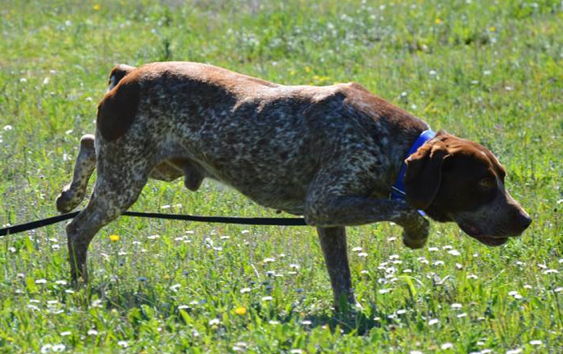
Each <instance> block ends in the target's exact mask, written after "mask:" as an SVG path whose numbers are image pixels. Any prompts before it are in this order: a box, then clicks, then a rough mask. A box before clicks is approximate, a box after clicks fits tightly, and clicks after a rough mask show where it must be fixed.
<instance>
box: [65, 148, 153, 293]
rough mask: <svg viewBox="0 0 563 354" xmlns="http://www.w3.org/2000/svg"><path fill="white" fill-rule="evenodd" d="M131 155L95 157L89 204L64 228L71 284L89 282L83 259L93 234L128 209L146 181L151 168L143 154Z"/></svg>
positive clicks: (116, 154) (138, 152)
mask: <svg viewBox="0 0 563 354" xmlns="http://www.w3.org/2000/svg"><path fill="white" fill-rule="evenodd" d="M121 151H122V150H121ZM133 154H135V155H136V156H130V154H126V155H120V154H119V153H114V152H112V153H107V154H101V155H100V154H98V163H97V168H98V176H97V179H96V184H95V186H94V191H93V193H92V197H91V198H90V202H89V203H88V206H87V207H86V208H85V209H84V210H82V211H81V212H80V214H78V216H76V217H75V218H74V219H73V220H72V222H70V223H69V224H68V226H67V228H66V231H67V238H68V251H69V260H70V267H71V277H72V281H73V283H74V284H76V283H77V282H78V281H79V280H80V279H82V280H83V281H84V282H87V281H88V272H87V267H86V256H87V252H88V245H89V244H90V242H91V241H92V239H93V238H94V236H95V235H96V233H97V232H98V231H99V230H100V229H101V228H102V227H103V226H105V225H107V224H108V223H110V222H111V221H113V220H115V219H116V218H117V217H118V216H119V215H120V214H122V213H123V212H124V211H125V210H127V209H128V208H129V207H130V206H131V205H132V204H133V203H134V202H135V201H136V200H137V198H138V196H139V194H140V193H141V190H142V189H143V187H144V185H145V184H146V182H147V179H148V175H149V171H150V168H149V166H148V162H147V161H146V159H144V158H143V155H144V154H145V151H141V149H138V150H133ZM104 155H105V156H104Z"/></svg>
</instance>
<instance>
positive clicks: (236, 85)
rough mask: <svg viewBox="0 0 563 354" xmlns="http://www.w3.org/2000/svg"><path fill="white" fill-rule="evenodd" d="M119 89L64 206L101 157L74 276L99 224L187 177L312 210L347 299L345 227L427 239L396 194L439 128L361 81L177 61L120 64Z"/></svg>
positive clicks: (78, 222) (106, 102)
mask: <svg viewBox="0 0 563 354" xmlns="http://www.w3.org/2000/svg"><path fill="white" fill-rule="evenodd" d="M109 88H110V90H109V91H108V93H107V94H106V96H105V97H104V99H103V100H102V102H101V103H100V105H99V109H98V117H97V130H96V135H95V138H94V137H93V136H91V135H87V136H85V137H83V139H82V142H81V149H80V152H79V156H78V159H77V163H76V166H75V173H74V178H73V182H72V183H71V184H70V185H69V186H67V187H66V188H65V189H64V190H63V193H62V194H61V196H60V197H59V198H58V200H57V207H58V209H59V210H60V211H63V212H65V211H69V210H71V209H73V208H74V207H76V206H77V205H78V204H79V203H80V201H81V200H82V198H83V197H84V191H85V188H86V184H87V181H88V178H89V177H90V175H91V174H92V171H93V170H94V164H96V168H97V169H98V177H97V180H96V185H95V188H94V192H93V195H92V198H91V200H90V203H89V204H88V206H87V207H86V209H85V210H84V211H83V212H81V213H80V215H79V216H78V217H77V218H75V219H74V220H73V222H72V223H71V224H70V225H69V226H68V228H67V232H68V238H69V251H70V255H71V270H72V276H73V280H77V279H78V278H80V277H82V278H83V279H86V276H87V275H86V267H85V262H86V250H87V247H88V244H89V242H90V241H91V239H92V238H93V236H94V235H95V233H96V232H97V231H98V230H99V229H100V228H101V227H102V226H103V225H105V224H107V223H108V222H110V221H111V220H113V219H115V218H116V217H117V216H118V215H119V214H120V213H122V212H123V211H124V210H126V209H127V208H128V207H129V206H130V205H131V204H133V203H134V202H135V200H136V199H137V197H138V195H139V193H140V192H141V190H142V188H143V186H144V185H145V183H146V181H147V179H148V178H149V177H152V178H156V179H161V180H173V179H176V178H179V177H184V181H185V185H186V187H187V188H189V189H191V190H194V191H195V190H197V189H198V187H199V186H200V184H201V182H202V180H203V179H204V178H206V177H208V178H212V179H215V180H218V181H220V182H222V183H224V184H227V185H229V186H231V187H233V188H234V189H236V190H238V191H240V192H241V193H243V194H244V195H246V196H247V197H249V198H250V199H252V200H254V201H255V202H257V203H259V204H260V205H263V206H266V207H269V208H274V209H277V210H283V211H286V212H288V213H291V214H297V215H304V217H305V220H306V221H307V223H308V224H310V225H315V226H317V227H318V229H319V235H320V239H321V246H322V248H323V252H324V255H325V260H326V262H327V266H328V269H329V274H330V276H331V281H332V286H333V289H334V295H335V301H336V303H337V304H341V303H343V302H353V301H354V299H353V295H352V290H351V282H350V273H349V269H348V260H347V256H346V241H345V231H344V226H348V225H360V224H367V223H372V222H377V221H383V220H387V221H394V222H396V223H397V224H399V225H401V226H403V228H404V229H405V233H404V241H405V244H406V245H408V246H409V247H413V248H417V247H422V245H424V242H425V241H426V238H427V234H428V222H427V221H426V219H424V218H423V217H421V216H420V215H419V214H418V213H417V212H416V210H415V208H414V207H413V206H411V205H409V203H407V202H406V201H396V200H389V199H388V195H389V192H390V190H391V186H392V185H393V183H394V181H395V179H396V177H397V174H398V172H399V168H400V166H401V164H402V163H403V160H404V158H405V157H406V156H405V155H406V153H407V151H408V149H409V147H410V145H411V144H412V143H413V141H414V140H415V139H416V138H417V137H418V135H419V134H420V133H421V132H422V131H424V130H426V129H428V125H427V124H426V123H424V122H423V121H421V120H419V119H418V118H415V117H414V116H412V115H410V114H409V113H407V112H405V111H403V110H401V109H400V108H398V107H395V106H393V105H391V104H390V103H388V102H386V101H384V100H382V99H381V98H378V97H376V96H374V95H373V94H371V93H370V92H369V91H367V90H366V89H365V88H363V87H362V86H360V85H358V84H355V83H349V84H337V85H333V86H324V87H313V86H284V85H278V84H274V83H270V82H267V81H263V80H260V79H256V78H253V77H249V76H246V75H242V74H238V73H234V72H231V71H228V70H225V69H222V68H218V67H214V66H211V65H205V64H197V63H188V62H166V63H153V64H148V65H145V66H142V67H140V68H133V67H129V66H125V65H120V66H117V67H116V68H114V70H113V71H112V73H111V74H110V87H109ZM93 146H95V148H94V147H93ZM94 150H95V153H94ZM487 163H490V161H489V162H487ZM436 188H437V187H436Z"/></svg>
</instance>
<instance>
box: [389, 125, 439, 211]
mask: <svg viewBox="0 0 563 354" xmlns="http://www.w3.org/2000/svg"><path fill="white" fill-rule="evenodd" d="M435 136H436V133H435V132H433V131H432V129H428V130H425V131H423V132H422V133H420V135H419V136H418V138H417V139H416V141H415V142H414V144H412V146H411V148H410V149H409V152H408V154H407V156H405V158H404V159H403V164H402V165H401V170H399V175H398V176H397V180H396V181H395V184H394V185H393V187H391V195H390V196H389V198H390V199H392V200H405V198H406V196H407V193H406V192H405V175H406V173H407V164H406V163H405V161H404V160H406V159H407V158H408V157H409V156H411V155H412V154H414V153H415V152H416V150H418V148H419V147H421V146H422V145H424V143H426V142H427V141H428V140H430V139H432V138H433V137H435ZM419 212H420V210H419Z"/></svg>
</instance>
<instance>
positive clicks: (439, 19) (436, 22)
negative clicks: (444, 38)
mask: <svg viewBox="0 0 563 354" xmlns="http://www.w3.org/2000/svg"><path fill="white" fill-rule="evenodd" d="M442 22H444V21H442V19H441V18H439V17H436V19H435V20H434V23H435V24H437V25H439V24H441V23H442Z"/></svg>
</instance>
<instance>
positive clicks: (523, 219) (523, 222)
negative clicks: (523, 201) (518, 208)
mask: <svg viewBox="0 0 563 354" xmlns="http://www.w3.org/2000/svg"><path fill="white" fill-rule="evenodd" d="M531 223H532V218H531V217H530V215H528V214H527V213H526V212H520V213H519V215H518V224H519V225H520V227H521V228H522V231H524V230H526V229H527V228H528V226H530V224H531Z"/></svg>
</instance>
